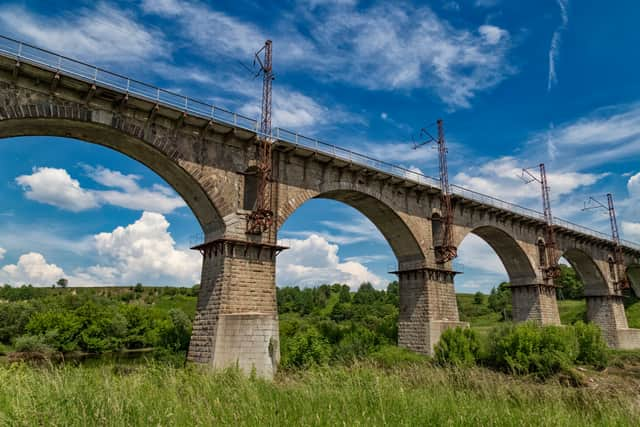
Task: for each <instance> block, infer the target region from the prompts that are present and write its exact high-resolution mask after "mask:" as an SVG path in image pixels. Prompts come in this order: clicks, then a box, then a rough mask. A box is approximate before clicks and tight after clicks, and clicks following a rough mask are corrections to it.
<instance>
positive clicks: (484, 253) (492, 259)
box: [454, 233, 507, 280]
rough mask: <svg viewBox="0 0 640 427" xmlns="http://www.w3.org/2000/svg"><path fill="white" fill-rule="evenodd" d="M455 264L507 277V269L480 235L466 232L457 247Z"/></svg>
mask: <svg viewBox="0 0 640 427" xmlns="http://www.w3.org/2000/svg"><path fill="white" fill-rule="evenodd" d="M454 262H455V263H456V264H457V265H461V266H463V267H464V268H465V269H466V268H471V269H475V270H479V271H482V272H484V273H489V274H493V275H500V276H501V277H504V278H505V280H506V278H507V271H506V270H505V268H504V265H503V264H502V261H501V260H500V258H499V257H498V255H497V254H496V253H495V251H494V250H493V249H492V248H491V246H489V244H488V243H487V242H485V241H484V240H483V239H482V238H481V237H478V236H476V235H475V234H473V233H470V234H468V235H467V236H466V237H465V238H464V240H463V241H462V243H461V244H460V247H459V248H458V258H457V259H456V261H454Z"/></svg>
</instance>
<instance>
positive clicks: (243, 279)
mask: <svg viewBox="0 0 640 427" xmlns="http://www.w3.org/2000/svg"><path fill="white" fill-rule="evenodd" d="M196 249H199V250H200V251H201V253H202V254H203V266H202V280H201V284H200V294H199V295H198V305H197V311H196V317H195V320H194V323H193V332H192V335H191V342H190V344H189V352H188V354H187V360H188V361H190V362H196V363H202V364H207V365H210V366H212V367H213V368H216V369H224V368H227V367H230V366H238V367H239V368H240V369H242V370H243V371H244V372H246V373H251V372H252V371H255V373H256V374H257V375H258V376H260V377H263V378H268V379H270V378H273V375H274V374H275V372H276V370H277V366H278V362H279V360H280V346H279V328H278V310H277V305H276V286H275V258H276V255H277V253H278V252H279V251H280V250H281V249H282V248H281V247H278V246H274V245H269V244H262V243H251V242H245V241H236V240H229V239H219V240H216V241H213V242H209V243H206V244H203V245H200V246H197V247H196Z"/></svg>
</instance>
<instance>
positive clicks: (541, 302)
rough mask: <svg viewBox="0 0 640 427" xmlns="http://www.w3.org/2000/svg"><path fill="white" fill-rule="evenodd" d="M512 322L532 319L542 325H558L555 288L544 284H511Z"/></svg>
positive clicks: (558, 313)
mask: <svg viewBox="0 0 640 427" xmlns="http://www.w3.org/2000/svg"><path fill="white" fill-rule="evenodd" d="M511 304H512V317H513V321H514V322H525V321H534V322H537V323H540V324H543V325H559V324H560V312H559V311H558V302H557V300H556V289H555V287H553V286H547V285H544V284H527V285H511Z"/></svg>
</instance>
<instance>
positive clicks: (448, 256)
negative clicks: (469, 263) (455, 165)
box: [413, 119, 458, 264]
mask: <svg viewBox="0 0 640 427" xmlns="http://www.w3.org/2000/svg"><path fill="white" fill-rule="evenodd" d="M436 123H437V125H438V137H437V138H434V137H433V136H431V134H429V132H428V131H427V130H426V129H424V128H423V129H421V130H420V135H421V136H423V135H426V136H427V137H429V139H428V140H426V141H424V142H421V143H418V144H414V146H413V148H414V149H417V148H418V147H421V146H423V145H425V144H429V143H431V142H435V143H436V144H437V146H438V161H439V169H440V206H441V211H442V224H441V227H440V236H438V238H439V242H438V243H439V244H437V245H436V246H435V252H436V263H438V264H444V263H446V262H449V261H451V260H452V259H454V258H456V257H457V256H458V249H457V248H456V247H455V246H454V245H453V204H452V203H451V187H450V186H449V169H448V165H447V152H448V150H447V143H446V140H445V137H444V125H443V121H442V119H438V120H437V122H436Z"/></svg>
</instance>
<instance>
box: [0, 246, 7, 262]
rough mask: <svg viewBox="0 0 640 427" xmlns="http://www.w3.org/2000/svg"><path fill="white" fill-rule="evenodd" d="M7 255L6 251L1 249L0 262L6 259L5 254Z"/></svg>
mask: <svg viewBox="0 0 640 427" xmlns="http://www.w3.org/2000/svg"><path fill="white" fill-rule="evenodd" d="M6 253H7V250H6V249H3V248H0V260H2V259H4V254H6Z"/></svg>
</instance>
